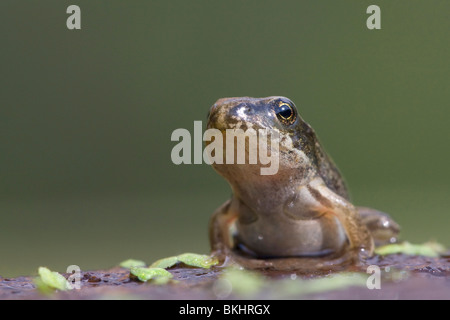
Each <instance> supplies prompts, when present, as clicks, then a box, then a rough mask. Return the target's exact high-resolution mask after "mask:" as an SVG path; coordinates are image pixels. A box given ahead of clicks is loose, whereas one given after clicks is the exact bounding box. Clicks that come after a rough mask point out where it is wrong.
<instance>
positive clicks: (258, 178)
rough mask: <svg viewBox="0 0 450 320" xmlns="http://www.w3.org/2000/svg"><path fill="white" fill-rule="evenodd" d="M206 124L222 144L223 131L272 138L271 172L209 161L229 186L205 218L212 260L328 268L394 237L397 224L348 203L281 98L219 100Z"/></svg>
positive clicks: (312, 137) (327, 161) (329, 165)
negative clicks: (226, 196) (264, 133)
mask: <svg viewBox="0 0 450 320" xmlns="http://www.w3.org/2000/svg"><path fill="white" fill-rule="evenodd" d="M207 127H208V129H218V130H220V131H221V132H222V133H223V135H224V141H225V137H226V130H227V129H242V130H244V131H245V130H247V129H253V130H255V131H256V132H257V130H259V129H267V130H268V131H269V132H275V131H276V132H277V133H278V136H279V139H278V140H277V143H278V144H279V147H278V153H277V156H278V161H279V168H278V171H277V172H276V173H275V174H272V175H262V174H261V171H260V168H261V167H264V165H263V164H261V163H260V162H258V163H256V164H248V163H245V164H236V163H234V164H229V163H228V164H227V163H225V161H224V163H223V164H218V163H213V164H212V165H213V168H214V169H215V170H216V171H217V172H218V173H219V174H220V175H222V176H223V177H224V178H225V179H226V180H227V181H228V182H229V184H230V186H231V189H232V191H233V195H232V198H231V199H230V200H228V201H227V202H225V204H223V205H222V206H221V207H220V208H219V209H218V210H217V211H216V212H215V213H214V215H213V217H212V219H211V221H210V243H211V248H212V254H213V255H214V256H216V257H218V258H219V259H220V260H222V261H225V262H229V261H232V262H236V263H238V264H240V265H242V266H244V267H246V268H254V269H258V268H269V269H277V270H316V269H321V268H325V269H330V268H333V267H335V266H342V265H346V264H348V263H358V262H360V261H361V260H363V259H364V258H365V257H370V256H371V255H372V254H373V250H374V245H375V244H377V245H378V244H386V243H392V242H395V241H396V240H397V234H398V232H399V226H398V224H397V223H395V222H394V221H393V220H392V219H391V218H390V217H389V216H388V215H387V214H385V213H382V212H380V211H377V210H374V209H369V208H362V207H355V206H354V205H353V204H352V203H351V202H350V200H349V194H348V191H347V187H346V185H345V183H344V180H343V178H342V176H341V174H340V172H339V171H338V169H337V167H336V166H335V164H334V163H333V161H332V160H331V158H330V157H329V156H328V155H327V154H326V152H325V151H324V149H323V148H322V146H321V144H320V142H319V140H318V139H317V136H316V134H315V133H314V131H313V129H312V128H311V126H310V125H309V124H307V123H306V122H305V121H304V120H303V119H302V118H301V117H300V115H299V114H298V111H297V108H296V107H295V105H294V103H293V102H292V101H290V100H289V99H287V98H285V97H278V96H272V97H267V98H250V97H235V98H223V99H219V100H218V101H217V102H216V103H215V104H214V105H213V106H212V107H211V109H210V112H209V115H208V125H207ZM209 143H211V142H209ZM207 144H208V142H207ZM223 145H224V151H225V145H226V143H223ZM249 150H250V149H249V148H248V147H247V148H246V151H247V153H248V152H249ZM247 156H248V154H247Z"/></svg>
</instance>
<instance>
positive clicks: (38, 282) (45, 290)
mask: <svg viewBox="0 0 450 320" xmlns="http://www.w3.org/2000/svg"><path fill="white" fill-rule="evenodd" d="M33 283H34V285H35V286H36V289H37V290H39V292H40V293H42V294H45V295H49V294H52V293H53V292H55V289H53V288H50V287H49V286H48V285H46V284H45V283H44V281H42V279H41V277H36V278H34V279H33Z"/></svg>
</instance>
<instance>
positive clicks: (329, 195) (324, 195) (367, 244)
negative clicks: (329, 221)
mask: <svg viewBox="0 0 450 320" xmlns="http://www.w3.org/2000/svg"><path fill="white" fill-rule="evenodd" d="M309 191H310V193H311V194H312V195H313V197H315V198H316V200H317V201H318V202H319V203H320V207H319V208H318V209H317V210H318V211H319V212H320V211H321V212H323V213H324V214H329V215H330V216H335V217H336V218H337V219H338V220H339V221H340V223H341V225H342V227H343V228H344V230H345V233H346V235H347V238H348V242H349V249H350V250H352V251H357V252H358V256H360V255H362V256H363V257H367V256H371V255H372V254H373V250H374V241H373V238H372V235H371V233H370V232H369V230H368V228H367V227H366V225H365V224H364V223H363V221H362V219H361V216H360V214H359V212H358V210H357V208H356V207H355V206H353V204H351V203H350V202H349V201H348V200H346V199H344V198H343V197H341V196H339V195H338V194H336V193H335V192H333V191H332V190H330V189H329V188H328V187H327V186H326V185H325V183H324V182H323V181H322V180H321V179H314V180H313V181H311V182H310V184H309Z"/></svg>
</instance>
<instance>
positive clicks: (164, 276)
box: [130, 267, 173, 284]
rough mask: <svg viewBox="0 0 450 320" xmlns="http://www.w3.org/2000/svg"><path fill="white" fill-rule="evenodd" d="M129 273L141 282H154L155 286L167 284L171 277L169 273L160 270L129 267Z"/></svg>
mask: <svg viewBox="0 0 450 320" xmlns="http://www.w3.org/2000/svg"><path fill="white" fill-rule="evenodd" d="M130 273H131V274H132V275H134V276H136V277H137V278H138V279H139V280H140V281H143V282H146V281H149V280H152V279H153V280H156V281H155V283H156V284H164V283H167V282H168V281H169V280H170V279H171V278H172V277H173V276H172V274H171V273H170V272H169V271H166V270H164V269H162V268H141V267H131V269H130Z"/></svg>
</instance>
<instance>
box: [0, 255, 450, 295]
mask: <svg viewBox="0 0 450 320" xmlns="http://www.w3.org/2000/svg"><path fill="white" fill-rule="evenodd" d="M367 265H376V266H378V267H380V270H382V274H383V277H382V281H381V289H379V290H378V289H372V290H369V289H368V288H367V287H365V286H349V287H345V288H340V289H334V290H333V289H331V290H327V291H321V292H318V293H307V294H304V293H299V292H298V291H297V292H294V293H290V292H280V290H279V288H278V289H276V288H274V289H273V290H271V289H270V288H269V289H267V288H266V289H265V290H261V291H259V292H255V293H253V294H252V295H251V296H248V295H247V296H245V298H246V299H249V298H251V299H446V300H448V299H450V254H449V255H444V256H441V257H439V258H429V257H422V256H408V255H403V254H394V255H389V256H374V257H372V258H371V259H369V260H368V261H367ZM169 271H170V272H171V273H172V274H173V279H174V280H177V281H176V282H174V283H170V284H167V285H154V284H151V283H143V282H139V281H137V280H135V279H132V278H130V272H129V270H128V269H125V268H120V267H115V268H112V269H108V270H97V271H85V272H82V273H81V289H80V290H71V291H61V292H58V291H56V292H54V293H52V294H50V295H44V294H42V293H40V292H39V291H38V290H37V289H36V286H35V284H34V282H33V278H34V277H17V278H2V277H0V299H189V300H190V299H218V298H223V296H218V295H217V290H215V283H216V280H217V279H218V278H219V277H220V276H221V275H222V273H223V272H224V269H223V268H220V267H213V268H211V269H201V268H191V267H181V266H177V267H174V268H171V269H169ZM349 271H359V272H364V273H365V272H366V270H365V268H362V267H361V268H360V270H349ZM262 274H263V275H264V276H266V277H267V278H270V279H271V280H274V281H278V280H280V281H282V280H286V279H289V278H291V277H292V275H293V273H292V272H290V273H280V272H273V271H265V272H262ZM63 275H64V276H66V277H68V276H69V275H68V274H63ZM321 276H322V277H323V275H321ZM369 276H370V274H367V277H369ZM298 277H299V278H303V279H314V278H318V277H319V276H317V275H299V276H298ZM281 291H282V290H281ZM225 298H226V299H241V298H242V296H239V295H238V294H235V293H234V292H232V291H231V293H230V294H229V295H226V296H225Z"/></svg>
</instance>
